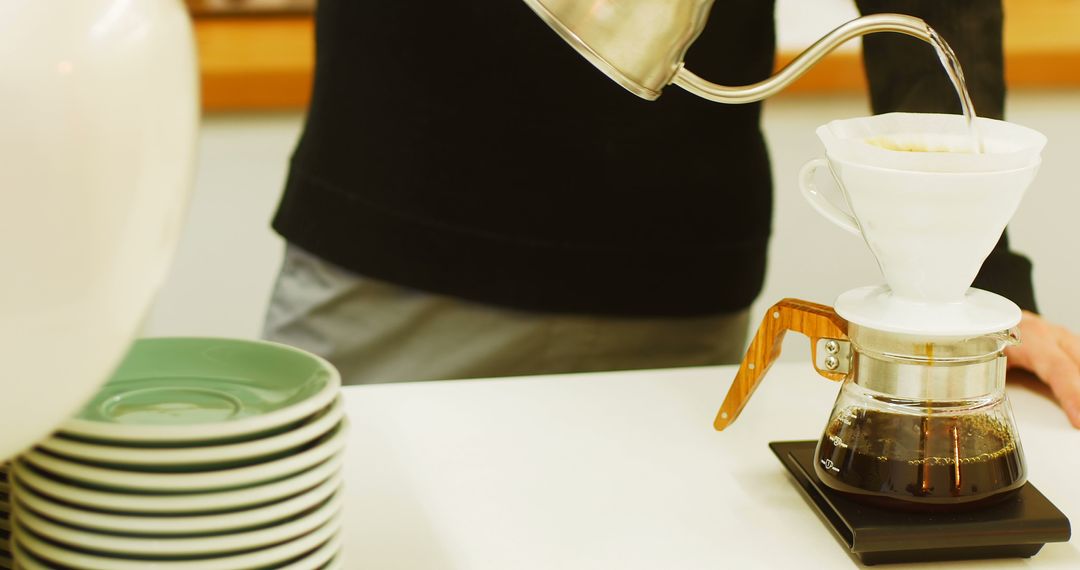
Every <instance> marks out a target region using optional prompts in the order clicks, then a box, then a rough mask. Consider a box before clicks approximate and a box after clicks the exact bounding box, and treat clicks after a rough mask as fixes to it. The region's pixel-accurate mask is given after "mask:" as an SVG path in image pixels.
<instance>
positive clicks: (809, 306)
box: [713, 299, 847, 430]
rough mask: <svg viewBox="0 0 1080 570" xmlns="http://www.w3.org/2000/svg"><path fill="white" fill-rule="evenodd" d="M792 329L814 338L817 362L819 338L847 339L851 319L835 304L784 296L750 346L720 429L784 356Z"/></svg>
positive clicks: (830, 375) (836, 377) (837, 377)
mask: <svg viewBox="0 0 1080 570" xmlns="http://www.w3.org/2000/svg"><path fill="white" fill-rule="evenodd" d="M788 331H795V332H799V333H802V334H804V335H806V336H808V337H810V349H811V351H812V353H813V354H812V358H813V359H814V362H817V345H818V340H819V339H822V338H832V339H838V340H846V339H847V321H846V320H844V319H843V318H842V317H841V316H840V315H837V314H836V311H834V310H833V308H832V307H829V306H826V305H819V304H817V303H811V302H809V301H801V300H799V299H784V300H782V301H780V302H779V303H777V304H775V305H773V306H772V307H771V308H770V309H769V312H768V313H766V314H765V318H764V319H762V321H761V326H760V327H758V330H757V334H755V335H754V340H753V341H752V342H751V343H750V348H749V349H747V351H746V357H744V358H743V361H742V365H741V366H739V373H738V374H737V375H736V376H735V380H734V381H733V382H732V383H731V388H730V389H729V390H728V393H727V397H726V398H724V403H723V404H721V405H720V411H719V412H718V413H717V414H716V421H715V422H714V423H713V425H714V426H715V427H716V429H717V430H722V429H724V428H726V427H727V426H729V425H730V424H731V422H734V421H735V418H737V417H739V414H740V413H741V412H742V409H743V407H744V406H746V401H747V400H749V399H750V395H751V394H753V393H754V390H755V389H757V387H758V384H760V383H761V379H762V378H764V377H765V373H766V372H768V371H769V367H771V366H772V364H773V362H776V359H777V358H778V357H779V356H780V349H781V347H782V345H783V342H784V335H785V334H786V333H787V332H788ZM815 369H816V370H817V372H818V374H821V375H822V376H824V377H826V378H828V379H830V380H843V379H844V376H845V375H844V374H842V373H837V372H829V371H827V370H822V369H820V368H817V366H816V365H815Z"/></svg>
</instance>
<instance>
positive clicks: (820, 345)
mask: <svg viewBox="0 0 1080 570" xmlns="http://www.w3.org/2000/svg"><path fill="white" fill-rule="evenodd" d="M788 330H794V331H797V332H801V333H804V334H806V335H807V336H809V337H810V339H811V347H812V349H813V358H814V367H815V369H816V370H817V371H818V372H819V373H820V374H821V375H823V376H825V377H827V378H830V379H833V380H841V381H843V385H842V387H841V389H840V394H839V396H838V397H837V399H836V404H835V405H834V406H833V410H832V413H831V414H830V415H829V419H828V422H827V424H826V426H825V430H824V434H823V435H822V437H821V440H820V442H819V443H818V446H817V451H816V453H815V457H814V470H815V472H816V475H817V477H818V479H820V480H821V482H822V483H823V484H825V485H826V486H828V487H830V488H832V489H834V490H836V491H839V492H841V493H844V494H846V495H849V496H851V497H852V498H855V499H857V500H860V501H863V502H868V503H872V504H875V505H879V506H886V507H891V508H902V509H912V510H940V509H958V508H969V507H976V506H981V505H987V504H992V503H995V502H997V501H999V500H1001V499H1004V498H1006V497H1008V496H1009V495H1010V494H1011V492H1012V491H1015V490H1017V489H1019V488H1020V487H1021V486H1022V485H1023V484H1024V482H1025V481H1026V479H1027V469H1026V467H1025V464H1024V456H1023V451H1022V449H1021V446H1020V439H1019V437H1018V435H1017V432H1016V425H1015V423H1014V421H1013V418H1012V412H1011V408H1010V406H1009V402H1008V399H1007V397H1006V395H1005V356H1004V354H1003V351H1004V349H1005V347H1006V346H1008V345H1010V344H1012V343H1015V342H1017V338H1016V336H1015V334H1014V333H1013V332H1011V331H1001V332H999V333H994V334H985V335H978V336H974V337H966V338H965V337H937V338H934V337H928V336H922V335H914V334H898V333H895V332H884V331H879V330H875V329H873V328H868V327H865V326H860V325H856V324H854V323H849V322H847V321H845V320H844V319H843V318H841V317H840V316H839V315H837V314H836V312H835V311H834V310H833V309H832V308H831V307H827V306H824V305H818V304H815V303H809V302H806V301H799V300H794V299H785V300H783V301H781V302H779V303H777V304H776V305H774V306H773V307H772V308H771V309H770V310H769V312H768V314H767V315H766V316H765V320H764V322H763V323H762V325H761V328H760V329H759V330H758V333H757V336H756V337H755V338H754V341H753V343H752V344H751V346H750V350H749V351H748V353H747V357H746V359H745V360H744V362H743V363H742V366H741V367H740V369H739V374H738V376H737V377H736V380H735V382H734V383H733V384H732V388H731V390H730V391H729V393H728V396H727V398H726V399H725V401H724V404H723V406H722V408H721V410H720V413H719V415H718V416H717V419H716V427H717V429H723V428H724V427H726V426H727V425H728V424H730V423H731V422H732V421H734V419H735V417H736V416H737V415H738V414H739V412H740V410H741V408H742V406H743V405H745V403H746V400H747V399H748V398H749V396H750V394H751V393H752V392H753V389H754V388H755V387H756V386H757V384H758V383H759V382H760V381H761V378H762V377H763V376H764V374H765V372H766V371H767V370H768V367H769V365H770V364H771V363H772V361H773V360H775V358H776V357H777V356H778V355H779V347H780V342H781V341H782V339H783V336H784V333H786V332H787V331H788Z"/></svg>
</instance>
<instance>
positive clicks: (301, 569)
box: [278, 534, 341, 570]
mask: <svg viewBox="0 0 1080 570" xmlns="http://www.w3.org/2000/svg"><path fill="white" fill-rule="evenodd" d="M339 550H341V535H340V534H336V535H334V537H333V538H331V539H330V540H328V541H326V544H324V545H322V546H320V547H319V548H318V550H315V551H314V552H311V553H310V554H308V555H307V556H305V557H304V558H303V559H301V560H298V561H296V562H293V563H292V564H289V565H287V566H282V567H280V568H278V570H319V569H320V568H322V567H323V566H324V565H325V564H326V563H327V562H329V561H330V559H331V558H334V557H335V556H337V553H338V551H339Z"/></svg>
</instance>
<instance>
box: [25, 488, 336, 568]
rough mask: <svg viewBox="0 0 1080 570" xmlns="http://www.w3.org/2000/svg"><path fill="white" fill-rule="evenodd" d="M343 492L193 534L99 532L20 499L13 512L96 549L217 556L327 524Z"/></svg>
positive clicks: (30, 524) (41, 531) (60, 538)
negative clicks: (229, 529)
mask: <svg viewBox="0 0 1080 570" xmlns="http://www.w3.org/2000/svg"><path fill="white" fill-rule="evenodd" d="M342 502H343V499H342V496H341V493H336V494H335V495H334V496H333V497H331V498H330V500H328V501H326V502H325V503H323V504H322V505H321V506H320V507H319V508H318V509H315V510H313V511H311V512H310V513H308V514H306V515H304V516H302V517H297V518H295V519H293V520H291V521H288V522H285V523H281V524H276V525H273V526H269V527H266V528H261V529H258V530H251V531H245V532H236V533H229V534H219V535H213V536H200V537H193V538H187V537H184V538H176V537H160V536H159V537H153V538H138V537H130V536H117V535H111V534H103V533H97V532H92V531H87V530H80V529H76V528H71V527H68V526H65V525H62V524H57V523H54V522H51V521H49V520H47V519H45V518H43V517H40V516H38V515H36V514H34V513H33V512H32V511H30V510H29V509H27V508H26V507H25V506H23V505H22V504H20V503H19V502H18V501H16V502H15V505H14V506H15V508H14V515H15V520H16V521H18V524H19V526H22V527H24V528H26V529H27V530H30V531H33V532H34V533H35V534H37V535H38V536H41V537H44V538H48V539H50V540H54V541H56V542H59V543H61V544H66V545H68V546H73V547H76V548H79V549H84V550H91V551H94V552H97V553H108V554H121V555H127V556H146V557H160V556H218V555H225V554H231V553H236V552H244V551H248V550H254V549H256V548H263V547H266V546H270V545H273V544H280V543H282V542H286V541H289V540H293V539H296V538H299V537H301V536H304V535H306V534H308V533H310V532H312V531H314V530H316V529H318V528H319V527H321V526H323V525H325V524H326V523H327V521H329V520H330V519H331V518H334V517H336V516H338V515H339V514H340V512H341V504H342Z"/></svg>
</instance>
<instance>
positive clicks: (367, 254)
mask: <svg viewBox="0 0 1080 570" xmlns="http://www.w3.org/2000/svg"><path fill="white" fill-rule="evenodd" d="M861 4H866V5H870V4H872V6H862V7H863V8H864V9H867V10H871V11H878V10H876V8H877V7H878V5H885V4H910V5H911V6H907V8H909V9H908V10H901V11H907V12H909V13H911V12H913V11H914V10H913V9H914V8H922V7H925V8H927V9H929V10H931V11H932V12H942V10H941V9H940V8H938V7H937V5H938V4H939V2H934V1H929V0H926V1H921V2H889V3H886V2H876V1H875V2H862V3H861ZM943 4H946V5H949V4H962V5H963V4H967V3H966V2H959V3H957V2H953V3H949V2H946V3H943ZM976 4H980V2H976ZM983 4H987V3H983ZM988 4H993V3H988ZM894 8H896V7H894ZM712 10H713V11H712V14H711V16H710V20H709V22H708V25H707V26H706V29H705V31H704V32H703V33H702V35H701V37H700V38H699V39H698V40H697V41H696V42H695V43H694V45H693V47H692V48H691V50H690V51H689V52H688V54H687V66H688V67H689V68H690V69H692V70H694V71H695V73H697V74H699V75H701V76H703V77H705V78H707V79H710V80H712V81H715V82H717V83H722V84H728V85H742V84H748V83H753V82H756V81H759V80H761V79H764V78H765V77H767V76H768V75H769V74H770V72H771V71H772V66H773V56H774V47H773V46H774V23H773V6H772V2H769V1H766V0H729V1H720V2H717V3H716V4H715V5H714V6H713V9H712ZM943 17H944V18H945V19H949V18H950V17H951V16H950V15H948V14H944V15H943ZM953 19H955V18H953ZM933 23H934V22H931V24H933ZM997 25H998V27H999V28H1000V6H999V7H998V20H997ZM993 26H994V22H993V21H989V22H987V23H985V24H984V27H988V28H993ZM316 30H317V31H316V34H317V65H316V72H315V85H314V91H313V95H312V102H311V107H310V110H309V116H308V120H307V124H306V127H305V130H304V134H303V136H302V139H301V141H300V144H299V146H298V148H297V150H296V153H295V155H294V157H293V161H292V164H291V169H290V174H289V180H288V183H287V187H286V191H285V194H284V196H283V198H282V201H281V204H280V206H279V210H278V213H277V215H276V217H275V219H274V228H275V229H276V230H277V231H278V232H279V233H281V235H282V236H284V237H285V238H286V239H288V240H289V241H290V242H292V243H294V244H296V245H298V246H300V247H303V248H304V249H307V250H308V251H311V252H313V253H315V254H316V255H319V256H320V257H322V258H324V259H326V260H327V261H330V262H332V263H334V264H337V265H340V266H343V267H345V268H347V269H350V270H353V271H355V272H357V273H360V274H363V275H366V276H369V277H374V278H378V279H383V280H386V281H391V282H394V283H398V284H401V285H404V286H409V287H414V288H418V289H424V290H428V291H433V292H437V293H444V294H450V295H455V296H459V297H462V298H465V299H470V300H475V301H480V302H484V303H490V304H496V305H503V306H509V307H516V308H522V309H531V310H542V311H557V312H583V313H593V314H617V315H620V314H621V315H638V316H644V315H704V314H714V313H720V312H727V311H733V310H738V309H742V308H745V307H747V306H748V305H749V304H750V303H751V302H752V301H753V299H754V298H755V297H756V296H757V294H758V293H759V292H760V290H761V286H762V282H763V279H764V272H765V254H766V247H767V243H768V236H769V229H770V220H771V208H772V203H771V202H772V197H771V186H772V185H771V180H770V171H769V161H768V154H767V150H766V147H765V141H764V138H763V136H762V133H761V130H760V127H759V119H760V112H761V106H760V104H749V105H722V104H717V103H712V102H709V101H705V100H703V99H699V98H697V97H695V96H692V95H690V94H688V93H686V92H683V91H682V90H680V89H678V88H677V87H674V86H669V87H668V88H667V89H665V91H664V94H663V96H662V97H660V99H659V100H657V101H655V102H649V101H645V100H642V99H639V98H637V97H635V96H633V95H631V94H630V93H629V92H627V91H625V90H623V89H622V88H621V87H619V86H618V85H617V84H615V83H614V82H612V81H611V80H610V79H608V78H607V77H606V76H604V75H603V74H602V73H600V72H599V71H598V70H596V69H595V68H593V67H592V65H591V64H589V63H588V62H587V61H586V60H585V59H584V58H582V57H581V56H579V55H578V54H577V53H576V52H574V50H573V49H571V48H570V47H569V46H567V45H566V44H565V43H564V42H563V40H562V39H560V38H559V37H558V36H557V35H556V34H555V33H553V32H552V31H551V30H550V29H549V28H548V27H547V25H546V24H545V23H543V22H542V21H541V20H540V19H539V18H538V17H536V15H535V14H533V12H532V11H531V10H530V9H529V8H528V7H527V6H526V5H525V3H524V2H521V1H520V0H501V1H497V2H490V1H479V0H462V1H459V2H367V1H356V0H320V2H319V5H318V13H317V27H316ZM942 32H943V34H945V35H946V37H949V36H948V34H947V32H946V30H942ZM966 32H969V34H968V35H972V34H973V35H974V36H985V34H984V33H983V32H984V30H982V29H981V28H980V29H976V30H966ZM904 40H906V41H904ZM996 40H997V49H998V50H999V51H1000V29H998V36H997V38H996ZM973 41H974V40H973ZM979 41H981V42H982V43H993V41H994V38H992V37H991V38H989V39H987V38H985V37H983V38H982V39H981V40H979ZM916 43H918V42H916V41H914V40H910V39H906V38H903V39H901V41H899V42H897V41H896V39H895V38H893V39H892V42H891V43H890V41H889V40H885V41H883V42H882V43H881V44H880V45H881V46H884V47H882V48H881V49H876V48H874V47H873V46H872V45H871V44H870V43H868V44H867V51H868V58H871V59H872V58H874V57H877V58H878V59H880V60H882V62H881V65H878V66H877V67H881V68H884V69H890V68H897V67H898V66H897V65H896V64H895V63H893V64H892V65H889V62H894V61H896V58H897V57H898V56H899V57H910V58H912V59H913V60H922V59H925V60H926V66H925V67H924V68H923V71H925V70H930V71H931V72H932V71H934V70H935V69H936V71H937V72H938V73H939V74H940V75H941V77H942V78H944V73H943V72H941V71H940V67H937V66H938V64H937V60H936V58H935V57H934V55H933V52H932V51H929V47H927V46H920V45H913V44H916ZM897 45H900V49H901V51H903V50H909V51H911V50H914V51H913V52H912V53H913V55H912V54H907V53H902V54H898V53H893V52H894V51H895V50H896V46H897ZM966 47H967V46H966V45H965V46H957V45H954V48H956V49H957V51H958V52H962V51H963V48H966ZM924 48H925V50H924V51H926V53H923V52H920V51H919V50H920V49H924ZM969 51H972V52H974V51H975V50H974V49H972V50H969ZM990 51H993V49H992V48H991V50H990ZM878 52H882V53H878ZM997 55H998V59H997V66H996V69H993V70H992V71H996V72H997V74H998V76H1000V75H1001V66H1000V53H998V54H997ZM902 61H903V66H900V67H903V68H904V69H906V70H907V73H909V74H912V73H914V74H916V76H913V77H914V83H912V82H911V81H909V82H908V87H910V88H909V89H905V90H902V91H891V90H890V87H889V86H890V85H895V84H897V83H898V82H897V81H896V77H883V78H882V77H875V76H874V74H873V73H871V75H870V78H871V82H872V87H875V88H877V89H876V92H875V96H874V99H873V101H874V103H875V107H876V109H875V110H876V111H878V112H882V111H886V110H904V109H908V110H939V111H941V110H949V111H952V110H953V109H952V107H956V108H958V106H957V105H956V104H955V101H956V96H955V93H953V92H952V91H951V87H950V86H949V85H948V83H947V80H946V82H945V85H944V88H945V91H944V92H943V91H942V89H941V87H942V86H941V85H938V84H937V83H935V82H933V81H931V82H929V83H924V82H923V81H922V79H921V76H918V73H919V69H920V67H919V66H911V65H910V62H909V61H907V60H902ZM961 61H962V62H963V61H964V53H961ZM872 69H873V68H872ZM965 69H966V66H965ZM968 75H969V77H970V76H973V75H976V73H973V72H968ZM879 86H884V87H880V88H878V87H879ZM983 87H984V86H981V85H977V88H976V93H975V94H973V97H975V103H976V106H977V107H976V108H977V109H979V111H981V114H984V115H988V116H993V113H992V112H991V113H986V112H985V110H984V108H983V107H982V105H980V103H982V104H983V105H985V106H986V107H992V105H991V104H988V103H986V100H988V99H995V98H1001V99H1002V100H1003V96H1004V88H1003V86H1002V85H1000V84H995V85H991V86H990V87H989V88H987V89H983ZM979 89H981V90H982V91H984V92H985V93H980V92H979ZM920 90H921V91H920ZM878 92H880V93H878ZM882 93H884V94H885V95H882ZM909 93H915V95H912V96H911V98H910V99H909V100H904V99H903V95H904V94H909ZM890 94H891V95H896V96H895V97H890V96H888V95H890ZM927 101H930V102H931V103H930V105H931V106H936V107H938V108H936V109H929V108H916V107H918V106H920V105H925V104H926V103H927ZM950 103H952V105H950ZM942 106H944V107H945V108H944V109H942V108H940V107H942ZM998 113H1000V106H999V107H998ZM996 255H1000V256H1001V259H1002V260H1003V261H1001V262H997V263H998V264H999V265H1001V267H1000V268H999V269H998V272H999V273H1001V275H998V276H997V277H992V278H991V279H990V282H989V283H981V286H983V287H987V288H990V289H992V290H997V291H998V292H1005V293H1006V294H1007V296H1010V295H1008V293H1012V295H1011V296H1012V298H1013V299H1014V300H1015V301H1017V302H1019V303H1020V304H1021V305H1024V302H1022V301H1021V299H1018V298H1017V297H1016V294H1017V293H1016V292H1017V291H1021V292H1023V291H1027V295H1028V297H1030V278H1029V277H1028V273H1029V272H1030V267H1029V265H1027V261H1026V260H1025V259H1023V258H1021V257H1019V256H1015V255H1013V254H1010V253H1008V251H1007V250H1005V249H1002V250H1001V251H999V252H997V254H996ZM990 265H991V263H988V264H987V266H988V267H989V266H990ZM995 267H996V266H995ZM984 273H987V272H986V271H984ZM988 275H989V274H988ZM980 278H981V279H982V278H983V277H982V276H981V277H980ZM1016 283H1020V285H1016ZM1003 284H1004V285H1003ZM1010 287H1012V288H1013V289H1012V290H1011V291H1007V290H1008V289H1009V288H1010ZM1030 305H1033V301H1031V302H1030V303H1029V305H1028V306H1027V307H1026V308H1031V307H1030Z"/></svg>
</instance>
